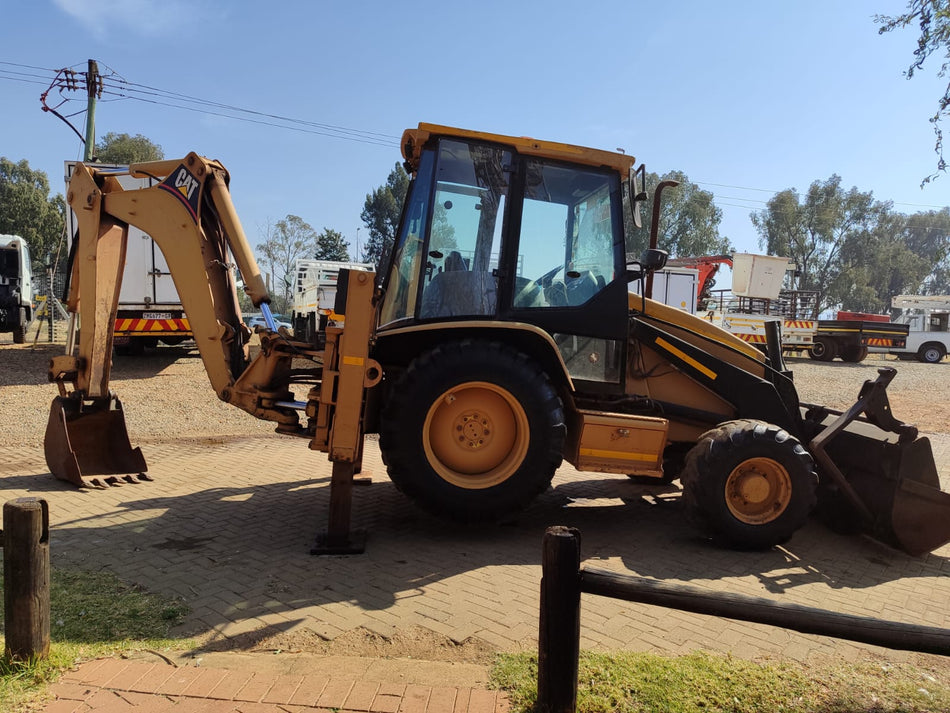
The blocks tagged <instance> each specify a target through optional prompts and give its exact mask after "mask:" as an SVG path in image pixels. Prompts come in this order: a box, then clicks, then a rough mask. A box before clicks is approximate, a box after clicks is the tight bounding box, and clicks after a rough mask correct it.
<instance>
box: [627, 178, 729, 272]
mask: <svg viewBox="0 0 950 713" xmlns="http://www.w3.org/2000/svg"><path fill="white" fill-rule="evenodd" d="M669 180H672V181H678V182H679V185H678V186H676V187H674V188H667V189H665V190H664V191H663V194H662V197H661V203H662V205H661V206H660V227H659V231H658V233H657V247H659V248H660V249H661V250H666V251H667V252H668V253H669V254H670V257H699V256H701V255H722V254H725V253H731V252H732V251H733V249H734V248H733V247H732V244H731V243H730V242H729V238H727V237H724V236H721V235H720V234H719V224H720V223H721V222H722V209H721V208H719V207H717V206H716V204H715V201H714V197H713V194H712V193H710V192H709V191H704V190H703V189H701V188H700V187H699V186H697V185H696V184H695V183H693V182H692V181H690V180H689V176H687V175H686V174H685V173H683V172H682V171H669V172H668V173H665V174H664V175H663V176H658V175H657V174H655V173H648V174H647V175H646V189H647V195H648V198H647V200H646V201H644V202H643V203H641V204H640V215H641V217H642V221H643V228H641V229H637V228H635V227H634V226H633V220H632V218H631V217H630V216H627V235H628V236H631V237H632V240H631V239H628V241H627V251H628V255H627V259H628V260H636V259H639V257H640V254H641V253H642V252H643V250H645V249H646V248H647V247H649V242H650V225H651V224H652V222H653V198H654V191H655V190H656V186H657V185H658V184H659V183H660V181H669Z"/></svg>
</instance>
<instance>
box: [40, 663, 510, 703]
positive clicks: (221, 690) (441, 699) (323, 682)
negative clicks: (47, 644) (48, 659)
mask: <svg viewBox="0 0 950 713" xmlns="http://www.w3.org/2000/svg"><path fill="white" fill-rule="evenodd" d="M50 690H51V692H52V693H53V695H54V696H55V697H56V698H55V700H53V701H51V702H50V703H48V704H47V706H46V708H45V709H44V713H86V712H87V711H96V713H166V712H167V713H306V712H308V711H321V712H326V713H330V711H339V712H340V713H345V712H349V711H354V712H360V713H507V712H508V710H509V705H508V699H507V697H506V696H505V694H504V693H501V692H498V691H489V690H485V689H479V688H462V687H436V686H421V685H414V684H408V685H407V684H392V683H376V682H371V681H361V680H347V679H343V678H328V677H326V676H323V675H320V674H319V673H315V674H312V675H304V676H289V675H273V674H261V673H254V672H250V671H232V670H226V669H217V668H203V667H202V668H198V667H176V666H171V665H168V664H165V663H152V662H147V661H124V660H120V659H97V660H95V661H89V662H87V663H84V664H82V665H81V666H79V668H77V669H76V670H74V671H70V672H69V673H67V674H65V675H64V676H63V677H62V678H61V679H60V681H59V682H58V683H56V684H54V685H53V686H52V687H51V689H50Z"/></svg>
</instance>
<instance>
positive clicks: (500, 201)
mask: <svg viewBox="0 0 950 713" xmlns="http://www.w3.org/2000/svg"><path fill="white" fill-rule="evenodd" d="M510 165H511V155H510V153H509V152H508V151H506V150H504V149H500V148H496V147H493V146H486V145H483V144H477V143H467V142H464V141H458V140H448V139H443V140H442V141H441V142H440V143H439V156H438V161H437V164H436V172H435V201H434V203H433V211H432V221H431V226H430V229H429V236H428V243H427V251H426V263H425V272H424V274H423V276H422V282H423V288H422V300H421V303H420V305H419V317H420V318H423V319H426V318H436V317H439V318H444V317H467V316H490V315H493V314H494V313H495V307H496V305H497V293H498V276H497V275H498V256H499V252H500V249H501V231H502V224H503V222H504V215H505V206H506V203H507V198H508V188H509V184H508V167H509V166H510Z"/></svg>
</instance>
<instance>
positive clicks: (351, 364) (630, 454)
mask: <svg viewBox="0 0 950 713" xmlns="http://www.w3.org/2000/svg"><path fill="white" fill-rule="evenodd" d="M402 150H403V156H404V158H405V161H406V164H405V165H406V168H407V170H408V171H409V172H410V174H411V176H412V183H411V185H410V188H409V192H408V195H407V197H406V201H405V204H404V207H403V213H402V218H401V221H400V226H399V229H398V234H397V237H396V240H395V245H394V247H393V249H392V252H391V254H390V255H389V257H388V261H387V263H386V266H385V269H384V273H383V274H382V275H381V277H380V279H378V280H377V279H375V276H374V275H373V274H372V273H367V272H357V271H352V272H344V273H341V277H340V289H339V290H338V294H337V304H336V308H335V312H336V313H337V314H339V315H342V316H343V317H344V318H345V321H344V323H343V326H335V327H330V328H328V329H327V330H326V333H325V334H320V335H318V337H316V338H314V339H313V340H312V341H303V340H301V339H295V338H294V336H293V335H292V334H290V333H289V332H287V331H286V330H284V329H277V328H276V327H275V326H274V324H273V320H272V319H269V317H270V311H269V309H268V306H267V295H266V292H265V289H264V284H263V282H262V280H261V275H260V272H259V270H258V267H257V265H256V263H255V260H254V257H253V255H252V252H251V249H250V247H249V245H248V242H247V240H246V238H245V236H244V233H243V232H242V229H241V226H240V222H239V220H238V218H237V215H236V213H235V211H234V207H233V205H232V203H231V200H230V195H229V192H228V180H229V177H228V173H227V171H226V170H225V168H224V167H223V166H222V165H221V164H220V163H217V162H215V161H210V160H208V159H205V158H202V157H200V156H198V155H197V154H190V155H188V156H187V157H186V158H184V159H182V160H175V161H162V162H155V163H143V164H138V165H133V166H131V167H129V169H128V170H129V172H130V173H131V174H133V175H136V176H142V175H148V176H154V177H156V178H158V179H159V180H160V182H159V183H158V185H155V186H153V187H151V188H146V189H140V190H123V189H122V187H121V186H120V185H119V182H118V181H117V180H116V177H115V176H114V175H113V174H110V173H109V172H107V171H102V170H97V169H96V167H95V166H93V165H80V166H78V167H77V170H76V172H75V175H74V177H73V179H72V181H71V182H70V185H69V191H68V196H67V198H68V201H69V204H70V206H71V207H72V209H73V210H74V211H75V212H76V214H77V216H78V225H79V231H78V236H77V238H76V240H75V246H74V251H73V259H72V268H71V281H70V285H69V291H68V295H67V298H66V301H67V304H68V307H69V309H70V311H71V312H72V313H73V314H74V315H76V316H78V321H80V322H81V330H80V332H79V333H80V335H81V336H80V337H79V339H78V344H77V343H76V339H75V330H71V331H70V333H71V335H72V336H71V337H70V341H69V343H68V344H67V348H66V354H65V355H64V356H60V357H56V358H54V359H53V360H52V362H51V366H50V374H49V376H50V379H51V381H54V382H56V383H57V384H58V385H59V389H60V395H59V396H58V397H57V398H56V399H55V400H54V402H53V405H52V409H51V413H50V421H49V426H48V428H47V433H46V456H47V463H48V465H49V468H50V471H51V472H52V473H53V474H54V475H56V476H57V477H60V478H64V479H66V480H69V481H71V482H73V483H76V484H77V485H84V484H86V483H87V482H88V479H91V478H94V479H95V480H96V482H99V483H101V482H108V481H109V479H117V478H122V477H126V478H129V477H135V475H136V474H139V475H143V476H144V475H145V473H146V464H145V461H144V459H143V457H142V455H141V452H140V451H139V450H138V449H133V448H132V446H131V444H130V441H129V438H128V435H127V433H126V428H125V421H124V417H123V412H122V406H121V404H120V402H119V400H118V398H116V396H115V395H114V394H113V393H112V392H111V391H109V371H110V365H111V353H112V325H113V323H114V316H115V309H116V300H117V295H118V289H119V280H120V279H121V274H122V271H121V265H122V262H123V257H124V252H125V240H126V232H127V228H128V226H129V225H135V226H137V227H139V228H141V229H142V230H144V231H145V232H146V233H148V234H149V235H151V236H152V238H153V239H154V240H155V242H156V243H157V244H158V245H159V247H160V248H161V250H162V252H163V253H164V254H165V257H166V259H167V261H168V265H169V268H170V271H171V273H172V276H173V278H174V281H175V286H176V288H177V289H178V293H179V295H180V296H181V299H182V303H183V305H184V307H185V311H186V313H187V316H188V319H189V322H190V324H191V326H192V329H193V332H194V336H195V341H196V343H197V345H198V349H199V350H200V353H201V357H202V359H203V360H204V364H205V366H206V368H207V372H208V375H209V377H210V380H211V385H212V387H213V388H214V390H215V391H216V392H217V394H218V396H219V397H220V398H221V399H222V400H224V401H227V402H229V403H231V404H234V405H235V406H238V407H239V408H242V409H244V410H245V411H247V412H248V413H251V414H253V415H254V416H256V417H258V418H262V419H268V420H272V421H275V422H276V423H277V431H278V432H280V433H284V434H290V435H297V436H301V437H304V438H307V439H309V441H310V448H311V449H313V450H319V451H323V452H326V453H328V455H329V458H330V460H331V461H333V464H334V465H333V477H332V480H331V504H330V516H329V524H328V529H327V532H326V534H325V536H323V538H322V539H321V540H320V542H319V544H318V547H317V548H316V551H319V552H346V551H358V550H359V548H360V543H359V541H358V539H357V538H356V536H355V534H354V533H350V532H349V515H350V499H351V498H350V487H351V484H352V479H353V474H354V473H355V472H358V470H359V467H360V460H361V456H362V442H363V434H364V433H366V432H378V433H379V434H380V448H381V451H382V455H383V458H384V461H385V463H386V466H387V470H388V473H389V476H390V478H391V479H392V481H393V482H394V483H395V484H396V486H397V487H398V488H399V489H400V490H402V491H403V492H404V493H405V494H406V495H408V496H409V497H410V498H412V499H413V500H415V501H416V502H417V503H418V504H419V505H420V506H421V507H423V508H425V509H427V510H429V511H432V512H434V513H436V514H438V515H441V516H444V517H449V518H452V519H455V520H460V521H466V522H474V521H485V520H499V519H502V518H504V517H506V516H509V515H510V514H511V513H512V512H515V511H517V510H518V509H520V508H523V507H524V506H526V505H527V504H528V503H529V502H530V501H531V500H532V499H533V498H534V497H535V496H536V495H537V494H538V493H540V492H542V491H543V490H544V489H546V488H547V487H548V486H549V485H550V482H551V479H552V477H553V475H554V472H555V470H556V469H557V468H558V466H559V465H560V464H561V462H562V460H567V461H568V462H570V463H572V464H573V465H574V466H575V467H577V468H578V469H580V470H585V471H595V472H603V473H616V474H619V475H620V476H633V477H637V478H638V479H640V480H647V481H655V482H657V483H660V482H665V481H669V480H671V479H673V478H676V477H678V478H680V480H681V483H682V487H683V497H684V502H685V507H686V512H687V516H688V517H689V519H690V520H691V521H693V522H695V523H696V524H697V525H698V526H699V527H700V528H701V529H702V531H703V532H704V533H707V534H708V535H709V536H711V537H712V538H714V539H715V540H717V541H718V542H721V543H722V544H724V545H727V546H731V547H736V548H767V547H771V546H773V545H776V544H779V543H781V542H784V541H785V540H787V539H788V538H789V537H791V536H792V534H793V533H794V532H795V531H796V530H797V529H798V528H799V527H800V526H801V525H802V524H803V523H804V522H805V521H806V519H807V518H808V516H809V514H810V513H811V512H812V511H813V510H816V509H817V510H818V511H819V512H820V513H821V514H822V515H824V517H825V518H826V519H827V520H828V521H830V522H831V523H832V524H833V525H835V526H836V527H839V528H848V529H860V530H863V531H866V532H869V533H871V534H873V535H874V536H876V537H878V538H879V539H881V540H884V541H886V542H888V543H890V544H891V545H893V546H896V547H899V548H901V549H903V550H905V551H907V552H909V553H911V554H920V553H924V552H928V551H930V550H932V549H934V548H936V547H939V546H941V545H942V544H944V543H946V542H948V541H950V495H947V494H946V493H944V492H942V491H941V490H940V484H939V479H938V477H937V470H936V466H935V464H934V459H933V455H932V453H931V449H930V444H929V442H928V441H927V439H926V438H919V437H918V436H917V430H916V428H914V427H913V426H909V425H907V424H904V423H901V422H899V421H897V420H896V419H894V417H893V416H892V415H891V411H890V408H889V405H888V401H887V395H886V389H887V385H888V383H889V382H890V380H891V379H892V378H893V376H894V374H895V372H894V371H893V370H892V369H881V370H880V375H879V377H878V378H877V379H876V380H875V381H869V382H866V383H865V384H864V386H863V387H861V389H860V394H859V397H858V400H857V402H856V403H855V405H854V406H853V407H852V408H851V409H849V410H848V411H846V412H843V413H842V412H836V411H833V410H832V409H829V408H825V407H822V406H818V405H809V404H802V403H800V402H799V398H798V396H797V393H796V391H795V387H794V384H793V381H792V375H791V373H790V372H789V371H787V370H786V368H785V366H784V364H783V362H782V356H781V348H780V344H779V339H778V333H777V331H773V333H772V334H771V335H770V342H769V345H768V350H767V354H763V353H762V352H761V351H759V350H758V349H755V348H753V347H751V346H749V345H747V344H746V343H745V342H742V341H741V340H739V339H737V338H736V337H734V336H732V335H731V334H729V333H727V332H725V331H723V330H721V329H719V328H717V327H715V326H713V325H711V324H709V323H708V322H704V321H702V320H700V319H697V318H695V317H694V316H692V315H689V314H687V313H685V312H682V311H680V310H676V309H673V308H670V307H667V306H665V305H663V304H661V303H658V302H655V301H653V300H652V299H650V298H649V291H650V289H649V288H650V277H651V275H652V272H653V271H654V270H656V269H658V268H660V267H662V265H663V263H664V261H665V254H664V253H662V252H661V251H659V250H656V249H655V245H656V234H655V232H654V234H653V235H652V236H651V239H652V241H651V246H652V247H651V248H650V249H648V250H647V251H646V252H645V253H644V255H643V257H642V259H640V260H639V261H638V262H632V263H628V260H627V254H628V251H627V242H628V241H630V240H631V239H632V237H633V236H631V235H625V229H624V212H625V210H627V211H631V212H632V216H633V220H634V222H636V223H637V224H639V205H640V203H641V202H642V201H643V200H644V199H645V198H646V194H645V193H643V192H642V188H641V186H640V182H641V180H642V177H643V175H644V171H643V168H642V165H641V166H640V167H639V168H636V167H635V161H634V158H633V157H632V156H629V155H626V154H623V153H619V152H608V151H599V150H594V149H588V148H582V147H578V146H571V145H566V144H559V143H551V142H545V141H537V140H534V139H529V138H515V137H508V136H498V135H492V134H486V133H481V132H476V131H467V130H462V129H454V128H449V127H443V126H435V125H429V124H420V125H419V126H418V128H415V129H410V130H407V131H406V132H405V134H404V135H403V140H402ZM663 187H665V186H661V187H660V188H659V189H658V190H657V194H658V195H657V196H656V200H655V201H654V206H655V207H657V206H658V205H659V202H660V195H659V193H660V191H661V190H662V188H663ZM657 223H658V221H656V220H654V221H653V226H656V225H657ZM654 231H655V227H654ZM232 261H233V263H236V267H237V269H238V270H239V271H240V275H241V278H242V280H243V284H244V289H245V290H246V291H247V294H248V295H249V296H250V299H251V300H252V301H253V303H254V305H255V306H257V307H259V308H260V309H261V311H262V313H263V314H264V315H265V319H269V322H268V324H269V328H266V329H264V330H262V331H261V333H260V340H261V350H260V353H259V354H258V355H257V356H256V358H255V359H254V360H253V361H249V359H248V347H247V343H248V339H249V337H250V332H249V330H248V329H247V328H246V327H245V325H244V324H243V323H242V321H241V316H240V312H239V309H238V302H237V294H236V288H235V285H236V275H235V272H234V269H233V265H232ZM632 281H640V283H641V287H642V289H641V292H642V293H643V294H644V295H646V296H643V297H641V296H640V295H637V294H634V293H632V292H630V291H629V289H628V287H629V284H630V283H631V282H632ZM294 389H297V395H295V392H294ZM145 477H147V476H145Z"/></svg>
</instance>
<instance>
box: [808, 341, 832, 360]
mask: <svg viewBox="0 0 950 713" xmlns="http://www.w3.org/2000/svg"><path fill="white" fill-rule="evenodd" d="M808 356H810V357H811V358H812V359H814V360H815V361H833V360H834V358H835V357H836V356H838V345H837V344H836V343H835V341H834V340H833V339H829V338H828V337H815V342H814V344H812V345H811V349H810V350H809V351H808Z"/></svg>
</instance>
